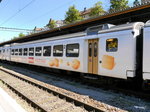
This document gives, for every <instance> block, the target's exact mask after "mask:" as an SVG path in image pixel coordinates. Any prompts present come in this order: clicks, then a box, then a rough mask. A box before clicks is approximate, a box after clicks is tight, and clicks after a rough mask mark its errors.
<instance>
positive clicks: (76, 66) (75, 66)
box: [72, 59, 80, 69]
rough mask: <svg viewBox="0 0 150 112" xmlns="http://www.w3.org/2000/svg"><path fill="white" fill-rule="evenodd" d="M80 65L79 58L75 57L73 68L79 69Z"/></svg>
mask: <svg viewBox="0 0 150 112" xmlns="http://www.w3.org/2000/svg"><path fill="white" fill-rule="evenodd" d="M79 67H80V61H79V60H77V59H74V60H73V61H72V68H73V69H78V68H79Z"/></svg>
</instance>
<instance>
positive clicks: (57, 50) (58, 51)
mask: <svg viewBox="0 0 150 112" xmlns="http://www.w3.org/2000/svg"><path fill="white" fill-rule="evenodd" d="M53 56H63V45H56V46H54V47H53Z"/></svg>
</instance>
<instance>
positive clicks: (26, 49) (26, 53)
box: [23, 48, 28, 56]
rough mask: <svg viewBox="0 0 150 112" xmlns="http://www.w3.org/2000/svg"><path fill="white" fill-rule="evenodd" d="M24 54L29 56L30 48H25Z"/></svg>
mask: <svg viewBox="0 0 150 112" xmlns="http://www.w3.org/2000/svg"><path fill="white" fill-rule="evenodd" d="M23 55H24V56H27V55H28V48H24V53H23Z"/></svg>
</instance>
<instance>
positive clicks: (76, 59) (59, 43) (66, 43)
mask: <svg viewBox="0 0 150 112" xmlns="http://www.w3.org/2000/svg"><path fill="white" fill-rule="evenodd" d="M84 44H85V41H84V40H83V39H82V37H81V38H80V37H79V38H78V39H77V38H72V39H64V40H53V41H48V42H39V43H34V42H33V43H32V44H25V45H16V46H13V47H12V50H14V52H13V53H12V54H13V55H12V56H11V60H12V61H15V62H21V63H27V64H32V65H38V66H44V67H50V68H57V69H65V70H71V71H78V72H85V71H86V69H87V68H86V67H85V66H84V64H83V63H84V58H85V56H84V55H83V54H84V52H85V51H86V50H85V47H84ZM21 49H22V51H21V52H22V53H21V54H20V50H21ZM47 53H50V54H48V55H47Z"/></svg>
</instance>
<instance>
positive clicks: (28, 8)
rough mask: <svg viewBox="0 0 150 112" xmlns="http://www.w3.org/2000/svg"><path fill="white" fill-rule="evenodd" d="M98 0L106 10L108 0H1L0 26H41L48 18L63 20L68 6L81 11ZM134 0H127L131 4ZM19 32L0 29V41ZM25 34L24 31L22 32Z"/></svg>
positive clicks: (30, 27) (27, 27) (28, 27)
mask: <svg viewBox="0 0 150 112" xmlns="http://www.w3.org/2000/svg"><path fill="white" fill-rule="evenodd" d="M98 1H101V2H102V3H103V8H104V9H105V10H108V9H109V7H110V3H109V1H110V0H2V2H1V3H0V27H9V28H21V29H34V27H35V26H36V27H38V28H43V27H44V26H46V24H47V23H48V21H49V19H50V18H52V19H54V20H64V18H65V13H66V11H67V10H68V8H69V7H70V6H72V5H75V7H76V9H78V10H79V11H82V10H83V9H84V7H86V8H90V7H92V6H93V5H94V4H95V3H97V2H98ZM133 1H134V0H129V5H130V6H132V5H133ZM19 33H24V32H10V31H4V30H1V29H0V42H4V41H8V40H10V39H12V38H13V37H17V36H18V34H19ZM24 34H26V33H24Z"/></svg>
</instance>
